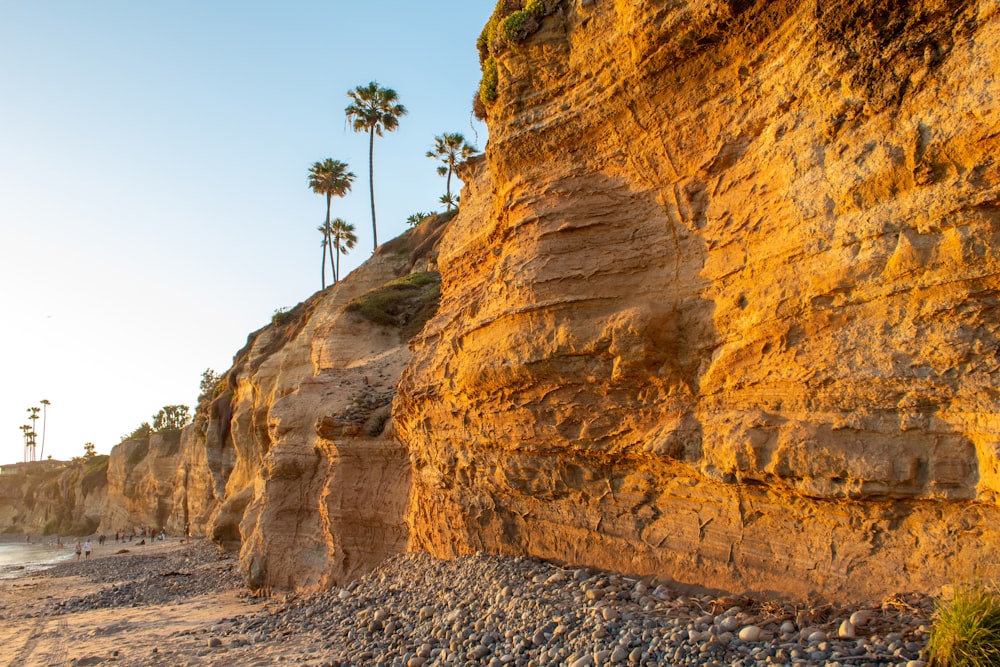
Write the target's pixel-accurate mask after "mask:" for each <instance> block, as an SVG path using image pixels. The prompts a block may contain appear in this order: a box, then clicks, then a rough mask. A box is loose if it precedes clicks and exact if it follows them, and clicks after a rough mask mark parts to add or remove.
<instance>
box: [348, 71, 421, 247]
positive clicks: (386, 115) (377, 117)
mask: <svg viewBox="0 0 1000 667" xmlns="http://www.w3.org/2000/svg"><path fill="white" fill-rule="evenodd" d="M347 96H348V97H350V98H351V103H350V104H349V105H347V108H345V109H344V113H345V114H346V115H347V120H348V121H349V122H350V123H351V129H353V130H354V131H355V132H368V136H369V139H368V184H369V191H370V192H371V202H372V240H373V241H374V243H375V246H374V248H372V250H373V251H374V249H375V248H378V227H377V226H376V224H375V135H376V134H377V135H378V136H380V137H381V136H382V133H383V132H392V131H393V130H395V129H396V128H397V127H399V119H400V118H402V117H403V116H405V115H406V107H404V106H403V105H402V104H400V103H399V96H398V95H397V94H396V91H395V90H393V89H392V88H383V87H382V86H380V85H378V82H376V81H372V82H371V83H369V84H368V85H367V86H358V87H356V88H354V89H353V90H349V91H347Z"/></svg>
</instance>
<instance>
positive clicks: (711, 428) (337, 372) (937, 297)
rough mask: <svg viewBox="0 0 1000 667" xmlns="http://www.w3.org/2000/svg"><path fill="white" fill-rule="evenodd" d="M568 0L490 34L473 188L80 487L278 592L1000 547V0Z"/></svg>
mask: <svg viewBox="0 0 1000 667" xmlns="http://www.w3.org/2000/svg"><path fill="white" fill-rule="evenodd" d="M521 4H523V3H520V2H518V1H517V0H510V1H509V2H501V3H499V6H498V12H500V14H503V13H505V12H510V11H514V10H516V9H519V8H520V5H521ZM535 6H537V3H535ZM545 14H546V15H545V16H544V18H542V19H541V20H540V21H539V20H536V19H534V18H532V19H530V20H528V21H527V22H526V23H524V25H523V26H522V29H521V31H520V32H518V33H517V34H516V35H515V37H516V39H512V40H511V41H512V42H517V40H518V39H522V38H525V39H524V41H523V42H521V43H506V42H504V41H503V39H502V38H500V37H497V38H496V39H494V40H493V42H492V43H490V44H487V48H488V50H489V52H490V54H491V56H492V57H493V61H494V64H495V65H496V71H497V87H496V100H495V101H494V102H492V103H491V104H490V105H489V106H488V109H487V112H488V115H489V125H490V144H489V146H488V149H487V153H486V155H485V157H482V158H477V159H474V160H472V161H470V162H469V163H467V165H466V166H465V168H464V169H465V170H464V172H463V174H462V176H463V180H464V181H465V182H466V183H467V187H466V188H465V190H464V191H463V194H462V210H461V213H460V214H459V215H458V217H456V218H455V219H454V220H451V221H449V220H447V219H445V218H439V219H436V220H433V221H431V222H429V223H425V224H423V225H421V226H420V227H418V228H417V229H415V230H413V231H412V232H409V233H407V234H406V235H404V236H403V237H401V238H400V239H397V240H394V241H392V242H390V243H388V244H385V245H384V246H382V247H381V248H379V249H378V251H377V252H376V253H375V254H374V256H373V257H372V258H371V260H369V261H368V262H367V263H365V264H364V265H363V266H362V267H361V268H359V269H358V270H356V271H355V272H353V273H352V274H351V275H350V276H348V278H347V279H345V280H344V281H342V282H341V283H340V284H338V285H336V286H334V287H331V288H329V289H327V290H325V291H323V292H321V293H317V294H316V295H314V296H313V297H311V298H310V299H308V300H307V301H305V302H303V303H302V304H299V305H298V306H297V307H296V308H294V309H293V310H291V311H290V312H288V313H279V314H277V315H276V317H275V320H274V322H273V323H272V324H271V325H269V326H267V327H264V328H263V329H261V330H260V331H257V332H255V333H253V334H251V335H250V338H249V340H248V344H247V346H246V347H245V348H244V349H243V350H242V351H240V352H239V353H238V354H237V356H236V359H235V364H234V367H233V368H232V369H231V370H230V371H229V372H228V374H227V377H226V382H225V384H224V385H220V387H219V392H218V393H217V394H216V395H214V396H213V397H212V400H211V401H210V402H209V403H207V404H206V405H204V406H202V409H201V410H199V413H198V418H197V420H196V423H195V424H193V425H192V426H189V427H188V428H186V429H185V430H184V431H183V433H181V434H154V435H153V436H151V437H150V439H148V440H139V441H127V442H125V443H122V444H121V445H119V446H118V447H116V448H115V450H114V451H113V452H112V455H111V457H110V461H109V462H108V465H107V475H106V478H105V479H106V482H105V484H106V489H105V487H104V486H101V485H96V483H94V484H89V485H81V484H80V483H79V482H80V480H79V479H77V478H74V479H75V480H76V481H74V482H73V484H69V483H68V481H69V480H68V478H67V479H66V480H63V481H59V482H57V483H54V484H49V485H48V486H46V487H45V488H46V489H47V491H46V492H45V494H49V495H45V494H43V496H44V497H46V498H47V497H49V496H50V495H51V494H54V493H70V492H71V490H72V489H77V488H80V489H83V486H87V488H88V489H89V490H87V491H84V492H82V493H78V492H77V491H72V492H71V493H70V496H71V497H72V498H73V502H72V507H74V508H77V509H75V510H74V512H75V513H71V514H65V513H63V514H60V515H59V516H60V517H62V516H64V515H65V516H67V517H70V518H69V519H66V520H67V521H69V520H72V521H80V520H81V518H85V519H86V520H87V521H88V522H89V523H88V524H87V525H88V526H92V525H93V524H94V523H96V521H97V520H101V521H102V523H101V529H102V530H105V531H112V530H114V529H115V528H118V527H121V526H122V525H126V526H127V525H133V524H134V525H151V526H154V525H155V526H163V525H165V526H167V528H168V531H172V532H177V531H179V530H181V529H182V527H183V526H184V525H185V524H186V523H190V524H191V525H192V527H193V529H194V531H195V532H196V533H205V534H208V535H209V536H210V537H211V538H212V539H214V540H215V541H217V542H218V543H219V544H221V545H223V546H225V547H227V548H231V549H239V551H240V555H241V562H242V564H243V569H244V574H245V576H246V579H247V581H248V583H249V585H250V586H251V587H252V588H254V589H258V590H269V589H287V588H322V587H327V586H330V585H332V584H334V583H337V582H342V581H344V580H347V579H350V578H352V577H355V576H357V575H359V574H361V573H363V572H365V571H366V570H367V569H369V568H371V567H372V566H373V565H375V564H376V563H378V562H379V561H380V560H381V559H382V558H384V557H385V556H387V555H390V554H393V553H397V552H399V551H402V550H404V549H407V548H410V549H426V550H428V551H429V552H431V553H432V554H434V555H436V556H443V557H450V556H454V555H457V554H460V553H467V552H471V551H487V552H496V553H507V554H530V555H534V556H539V557H543V558H549V559H553V560H556V561H560V562H572V563H574V564H584V565H592V566H598V567H606V568H611V569H615V570H621V571H626V572H631V573H642V574H655V575H657V576H661V577H668V578H673V579H675V580H677V581H681V582H686V583H694V584H704V585H710V586H717V587H722V588H728V589H733V590H762V591H763V590H771V591H778V592H781V593H785V594H792V595H808V594H812V593H819V594H820V595H822V596H823V597H828V598H830V597H832V598H847V597H850V598H856V599H857V598H865V597H868V598H872V597H874V598H877V597H881V596H885V595H887V594H889V593H894V592H897V591H900V590H906V589H920V590H925V591H931V592H933V591H935V590H936V588H937V587H938V586H940V585H941V584H943V583H948V582H950V581H951V580H952V579H953V578H954V577H961V576H963V575H964V574H967V573H969V572H971V571H973V570H978V571H980V572H989V571H990V570H991V569H995V568H996V567H997V560H996V556H995V551H996V548H997V546H998V543H1000V539H998V538H1000V534H998V530H1000V529H998V528H997V526H1000V521H998V520H1000V507H998V504H1000V418H998V416H997V415H998V414H1000V410H998V407H1000V394H998V391H997V386H998V379H1000V378H998V373H1000V370H998V369H1000V359H998V340H997V338H998V333H1000V332H998V329H1000V308H998V304H1000V299H998V289H1000V164H998V159H997V157H996V156H997V154H998V149H1000V101H998V100H1000V83H998V82H997V74H998V72H1000V8H998V5H997V3H996V2H985V1H983V2H974V1H971V0H964V1H957V0H955V1H952V0H929V1H928V2H922V3H901V2H893V3H875V2H865V1H861V0H855V1H851V2H848V1H837V2H833V1H831V2H817V1H816V0H810V1H808V2H790V1H782V0H779V1H777V2H760V1H758V2H753V1H750V2H747V1H740V2H736V1H729V2H703V3H691V2H686V1H684V0H679V1H677V2H672V3H663V2H652V1H649V0H632V1H624V0H562V1H561V2H560V1H556V0H548V1H547V2H546V3H545ZM500 18H502V16H501V17H500ZM439 286H440V292H438V287H439ZM438 297H440V298H438ZM439 301H440V303H439ZM414 336H415V337H414ZM91 473H93V471H91ZM87 479H90V480H91V482H95V480H96V478H95V477H93V475H91V477H88V478H87ZM74 485H75V486H74ZM13 488H14V487H13V486H12V487H10V488H8V487H6V486H3V485H2V484H0V495H3V494H7V495H10V494H15V492H14V491H13V490H12V489H13ZM8 492H9V493H8ZM24 493H25V490H24V489H23V488H20V487H18V490H17V492H16V494H15V495H17V494H20V495H18V497H19V498H24V497H26V496H25V495H24ZM74 494H75V495H74ZM31 496H32V498H37V497H39V496H38V494H37V493H35V492H34V491H33V492H32V494H31ZM12 497H13V496H12ZM32 502H34V501H32ZM43 507H44V503H42V504H40V505H39V508H40V509H39V510H38V511H34V510H32V512H34V513H30V512H23V511H22V512H21V513H20V514H18V515H17V517H16V521H15V517H14V516H13V514H12V513H11V512H12V510H9V507H7V508H6V509H5V505H4V503H3V502H2V498H0V518H4V517H6V519H7V520H8V523H6V524H4V525H14V523H17V522H18V521H19V522H21V523H19V524H18V525H24V526H27V525H29V524H30V525H31V526H36V528H33V530H38V528H37V527H43V526H45V525H46V521H50V520H51V519H52V516H53V512H54V511H55V510H53V509H52V508H51V507H50V508H49V513H48V514H46V513H45V510H44V509H43ZM94 508H96V509H94ZM77 510H79V511H77ZM60 511H61V510H60ZM29 514H30V516H29ZM60 520H62V519H60Z"/></svg>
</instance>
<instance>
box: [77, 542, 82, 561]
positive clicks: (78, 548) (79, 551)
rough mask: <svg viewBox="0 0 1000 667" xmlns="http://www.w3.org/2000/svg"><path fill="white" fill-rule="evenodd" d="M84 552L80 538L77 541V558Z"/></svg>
mask: <svg viewBox="0 0 1000 667" xmlns="http://www.w3.org/2000/svg"><path fill="white" fill-rule="evenodd" d="M81 553H83V545H81V544H80V540H77V541H76V559H77V560H80V554H81Z"/></svg>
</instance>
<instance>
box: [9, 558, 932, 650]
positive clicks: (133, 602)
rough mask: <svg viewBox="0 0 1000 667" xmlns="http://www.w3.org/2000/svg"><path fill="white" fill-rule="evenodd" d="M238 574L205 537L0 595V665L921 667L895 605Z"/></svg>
mask: <svg viewBox="0 0 1000 667" xmlns="http://www.w3.org/2000/svg"><path fill="white" fill-rule="evenodd" d="M121 548H125V549H127V550H128V552H127V553H116V551H118V550H119V549H121ZM236 566H237V562H236V559H235V557H234V556H233V555H231V554H220V553H219V552H218V550H217V549H216V548H215V546H214V545H212V544H210V543H208V542H206V541H205V540H195V541H194V543H192V544H181V543H179V542H177V541H170V542H167V543H165V544H161V543H156V544H150V545H142V546H139V545H136V544H134V543H133V544H126V545H125V546H124V547H122V546H121V545H115V544H112V545H105V546H104V547H100V548H98V550H97V551H96V552H95V556H94V557H93V558H92V559H91V560H90V561H80V562H76V561H73V562H68V563H63V564H59V565H57V566H55V567H54V568H52V569H51V570H48V571H45V572H41V573H33V574H28V575H26V576H25V577H22V578H19V579H14V580H7V581H0V621H2V623H0V665H10V666H12V667H13V666H15V665H16V666H18V667H21V666H24V667H32V666H43V665H44V666H57V665H70V666H76V667H79V666H83V665H98V664H109V665H111V664H113V665H120V666H140V665H142V666H145V665H163V666H166V665H170V666H179V665H191V666H194V665H214V666H220V667H221V666H223V665H235V664H238V665H249V666H261V667H263V666H264V665H272V664H277V663H287V664H302V665H308V666H310V667H346V666H347V665H352V666H353V665H356V666H362V665H365V666H367V665H373V666H384V667H390V666H405V667H425V666H426V667H432V666H436V665H441V666H444V665H454V666H458V665H486V666H489V667H504V666H506V665H515V666H518V665H521V666H525V667H540V666H542V665H568V666H571V667H596V666H599V665H619V664H620V665H648V666H651V665H664V664H671V665H699V666H712V667H722V666H724V665H730V666H734V667H751V666H756V665H759V666H769V665H796V666H812V665H816V666H819V665H827V666H831V665H840V666H841V667H846V666H848V665H850V666H854V665H857V666H860V667H882V666H886V665H909V667H922V666H923V665H924V664H925V663H924V662H923V660H921V652H922V650H923V649H924V647H925V646H926V638H927V630H928V628H929V623H930V621H929V616H930V611H931V606H930V601H929V600H927V599H925V598H916V597H912V596H910V597H908V596H903V595H900V596H895V597H894V598H892V599H889V600H886V601H883V602H882V603H880V604H874V605H868V606H864V607H857V608H853V609H847V608H836V607H833V606H830V605H818V606H812V607H810V606H802V605H794V604H790V603H778V602H773V601H761V600H755V599H752V598H748V597H743V596H719V595H708V594H705V595H692V594H690V593H688V594H680V593H678V592H676V591H673V590H671V589H669V588H667V587H665V586H662V585H657V584H656V583H655V582H652V581H649V580H647V579H636V578H630V577H626V576H623V575H619V574H614V573H607V572H597V571H591V570H588V569H585V568H560V567H558V566H556V565H553V564H550V563H545V562H541V561H536V560H533V559H526V558H501V557H494V556H481V555H477V556H467V557H462V558H458V559H456V560H454V561H438V560H435V559H433V558H430V557H428V556H427V555H425V554H404V555H400V556H397V557H395V558H392V559H390V560H389V561H387V562H386V563H385V564H383V565H382V566H380V567H379V568H378V569H376V570H375V571H374V572H372V573H370V574H369V575H367V576H365V577H364V578H362V579H360V580H358V581H355V582H352V583H351V584H348V585H347V586H345V587H343V588H339V589H335V590H331V591H325V592H322V593H315V594H310V595H295V594H289V595H277V596H272V597H270V598H259V597H253V596H251V595H249V594H247V592H246V591H245V589H244V588H243V586H242V583H241V581H240V579H239V577H238V574H237V572H236V569H237V568H236Z"/></svg>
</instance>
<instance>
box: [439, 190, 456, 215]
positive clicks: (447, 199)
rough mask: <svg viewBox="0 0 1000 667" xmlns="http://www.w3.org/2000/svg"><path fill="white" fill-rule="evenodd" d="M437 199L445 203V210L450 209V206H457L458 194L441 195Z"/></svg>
mask: <svg viewBox="0 0 1000 667" xmlns="http://www.w3.org/2000/svg"><path fill="white" fill-rule="evenodd" d="M438 201H439V202H441V203H442V204H444V205H445V207H446V210H448V211H450V210H451V209H452V208H454V207H456V206H458V195H452V194H447V195H441V197H440V198H439V199H438Z"/></svg>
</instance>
